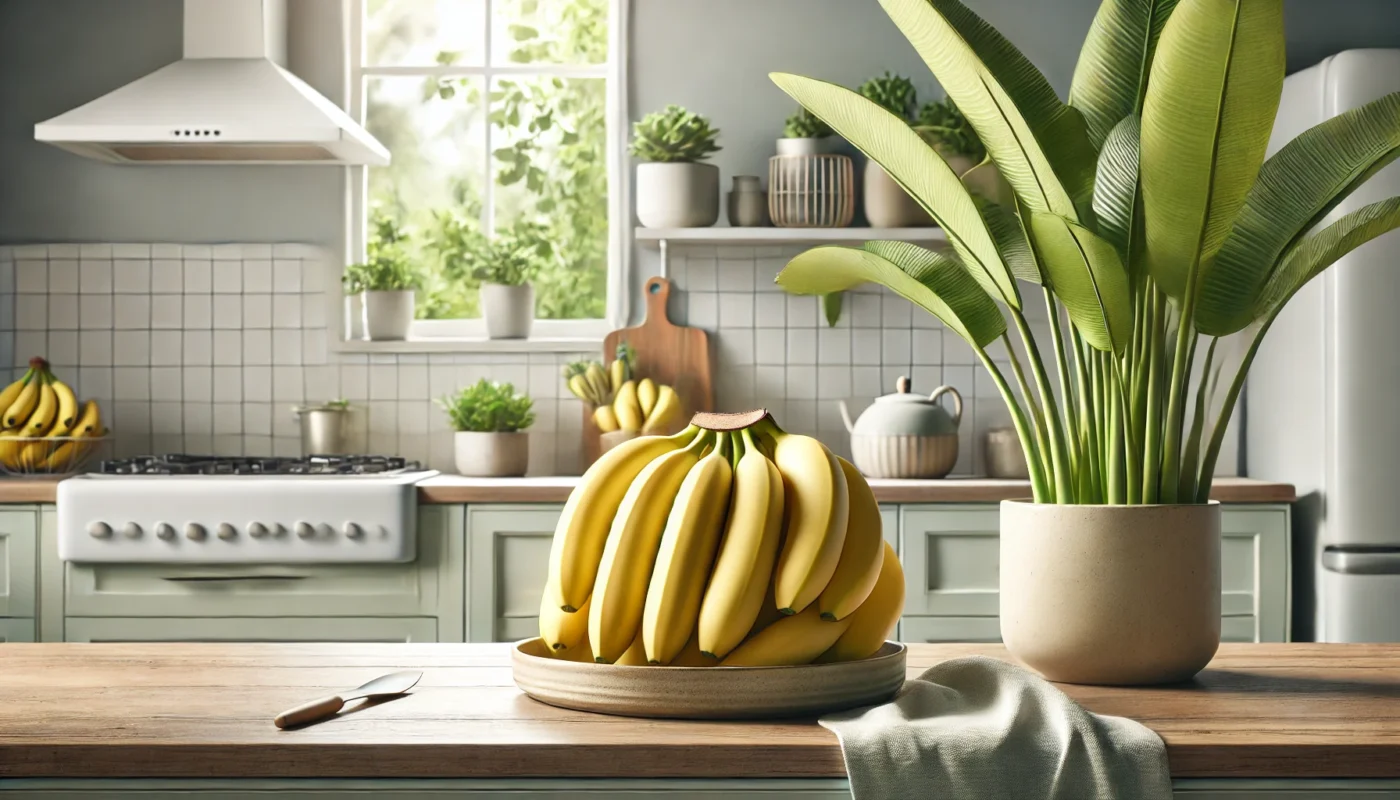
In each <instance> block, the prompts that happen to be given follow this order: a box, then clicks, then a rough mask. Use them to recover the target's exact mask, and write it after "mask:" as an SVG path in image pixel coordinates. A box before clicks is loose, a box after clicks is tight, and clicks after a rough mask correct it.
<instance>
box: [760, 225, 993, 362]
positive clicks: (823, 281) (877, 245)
mask: <svg viewBox="0 0 1400 800" xmlns="http://www.w3.org/2000/svg"><path fill="white" fill-rule="evenodd" d="M862 283H878V284H880V285H881V286H885V287H887V288H889V289H890V290H891V291H893V292H894V293H895V294H898V295H899V296H901V297H904V298H905V299H907V300H909V301H910V302H912V303H913V304H914V305H916V306H919V307H920V308H923V309H924V310H926V311H928V312H929V313H930V314H933V315H934V316H935V317H937V318H938V319H939V320H941V321H942V322H943V324H944V325H946V326H947V327H948V328H949V329H951V330H953V331H954V332H956V333H957V334H958V335H959V336H961V337H963V338H964V339H966V340H967V341H969V342H972V343H973V344H975V345H977V346H978V347H985V346H986V345H988V344H990V343H991V342H993V341H995V340H996V339H997V338H998V337H1000V336H1001V335H1002V334H1003V333H1005V332H1006V320H1005V318H1003V317H1002V315H1001V312H1000V311H999V310H998V309H997V306H996V303H994V302H992V298H991V297H989V296H988V295H987V293H986V292H985V291H983V289H982V287H981V286H980V285H979V284H978V283H977V281H976V280H974V279H973V277H972V276H971V275H970V274H968V272H967V269H966V268H965V267H963V265H961V264H959V263H958V262H957V261H954V260H953V259H951V258H949V257H948V256H945V255H942V254H940V253H935V252H933V251H932V250H925V249H924V248H922V247H917V246H915V245H912V244H908V243H906V242H867V243H866V245H865V246H864V247H839V246H835V245H829V246H824V247H815V248H813V249H811V250H808V251H807V252H805V253H803V254H801V255H799V256H797V257H796V258H794V259H792V260H791V261H789V262H788V265H787V266H786V267H784V268H783V271H782V272H779V273H778V285H779V286H781V287H782V288H783V289H785V290H787V291H789V292H792V293H793V294H829V293H831V292H842V291H845V290H847V289H850V288H851V287H853V286H857V285H859V284H862Z"/></svg>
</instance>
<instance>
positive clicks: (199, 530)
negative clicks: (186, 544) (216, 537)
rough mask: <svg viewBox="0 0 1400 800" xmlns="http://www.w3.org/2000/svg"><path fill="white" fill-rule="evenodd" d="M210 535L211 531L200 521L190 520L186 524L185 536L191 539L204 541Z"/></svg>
mask: <svg viewBox="0 0 1400 800" xmlns="http://www.w3.org/2000/svg"><path fill="white" fill-rule="evenodd" d="M208 535H209V531H206V530H205V529H204V526H203V525H200V524H199V523H198V522H189V523H186V524H185V538H186V539H189V540H190V541H194V542H202V541H204V538H205V537H206V536H208Z"/></svg>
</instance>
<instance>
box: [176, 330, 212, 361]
mask: <svg viewBox="0 0 1400 800" xmlns="http://www.w3.org/2000/svg"><path fill="white" fill-rule="evenodd" d="M181 363H183V364H184V365H185V366H187V367H190V366H195V367H207V366H209V365H211V364H213V363H214V337H213V334H212V333H210V332H209V331H192V330H187V331H185V338H184V360H183V361H182V362H181Z"/></svg>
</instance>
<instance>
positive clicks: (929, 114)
mask: <svg viewBox="0 0 1400 800" xmlns="http://www.w3.org/2000/svg"><path fill="white" fill-rule="evenodd" d="M914 130H916V131H918V132H919V133H920V134H921V135H922V136H923V137H924V139H925V140H926V141H927V142H928V143H929V144H930V145H932V146H933V149H934V150H937V151H938V154H939V155H940V156H943V160H944V161H947V162H948V166H949V167H951V168H952V170H953V172H955V173H957V174H958V175H959V176H960V177H961V178H962V180H963V183H964V184H966V185H967V188H968V189H969V190H970V191H971V192H972V193H973V194H975V195H978V196H980V197H984V198H986V199H988V200H991V201H992V202H994V203H1004V204H1009V203H1011V202H1012V195H1011V184H1009V183H1007V182H1006V181H1005V180H1004V179H1003V178H1002V177H1001V172H1000V171H998V170H997V165H996V162H993V161H988V160H987V148H985V147H983V146H982V140H981V139H978V138H977V131H975V130H973V129H972V125H971V124H970V123H969V122H968V121H967V117H965V116H963V113H962V112H961V111H959V110H958V105H957V103H954V102H953V98H951V97H945V98H943V99H942V100H930V101H929V102H927V103H924V104H923V105H921V106H919V112H918V113H917V114H915V115H914Z"/></svg>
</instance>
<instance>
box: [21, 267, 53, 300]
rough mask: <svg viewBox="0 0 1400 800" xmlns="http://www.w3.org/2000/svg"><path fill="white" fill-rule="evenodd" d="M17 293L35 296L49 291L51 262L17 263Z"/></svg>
mask: <svg viewBox="0 0 1400 800" xmlns="http://www.w3.org/2000/svg"><path fill="white" fill-rule="evenodd" d="M15 291H17V292H32V293H34V294H40V293H43V292H47V291H49V262H47V261H16V262H15Z"/></svg>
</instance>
